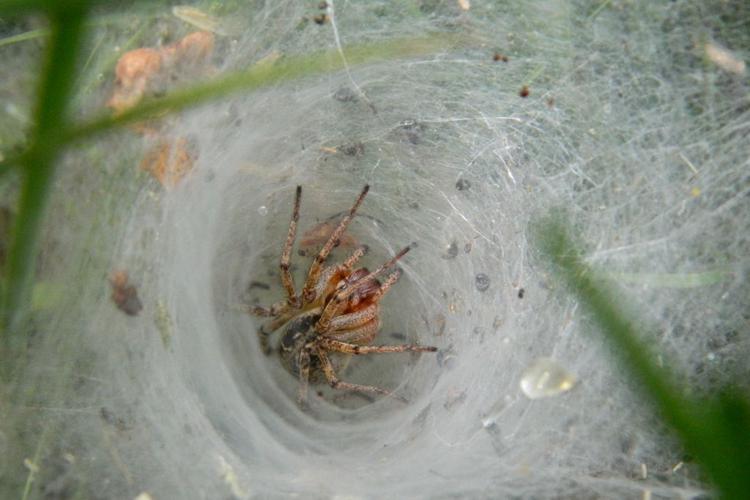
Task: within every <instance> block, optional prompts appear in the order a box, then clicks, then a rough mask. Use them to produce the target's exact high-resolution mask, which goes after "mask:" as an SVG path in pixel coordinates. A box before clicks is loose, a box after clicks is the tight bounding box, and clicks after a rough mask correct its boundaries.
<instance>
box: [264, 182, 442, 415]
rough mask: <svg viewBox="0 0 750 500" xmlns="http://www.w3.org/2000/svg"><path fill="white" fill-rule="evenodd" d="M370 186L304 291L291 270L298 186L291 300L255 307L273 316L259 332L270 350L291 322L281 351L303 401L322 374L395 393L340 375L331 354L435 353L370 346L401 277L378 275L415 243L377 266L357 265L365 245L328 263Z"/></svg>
mask: <svg viewBox="0 0 750 500" xmlns="http://www.w3.org/2000/svg"><path fill="white" fill-rule="evenodd" d="M368 190H369V186H365V187H364V189H363V190H362V192H361V193H360V195H359V197H358V198H357V201H356V202H355V203H354V205H353V206H352V208H351V209H350V210H349V212H348V214H347V215H345V216H344V218H343V219H342V220H341V222H339V224H338V226H337V227H336V229H335V230H334V231H333V232H332V233H331V236H330V237H329V238H328V241H327V242H326V243H325V244H324V245H323V247H322V248H321V249H320V252H319V253H318V255H317V256H316V257H315V259H314V260H313V262H312V264H310V270H309V271H308V274H307V280H306V281H305V284H304V286H303V287H302V291H301V292H300V293H299V294H298V293H297V292H296V291H295V288H294V282H293V280H292V275H291V273H290V272H289V263H290V260H291V254H292V246H293V245H294V239H295V236H296V233H297V222H298V221H299V208H300V200H301V197H302V187H301V186H297V192H296V195H295V198H294V210H293V212H292V220H291V222H290V223H289V232H288V233H287V238H286V242H285V243H284V249H283V251H282V253H281V263H280V265H279V267H280V269H281V282H282V284H283V285H284V289H285V290H286V295H287V298H286V299H285V300H283V301H281V302H277V303H276V304H274V305H273V306H271V307H270V308H264V307H253V308H252V309H251V310H250V312H251V313H253V314H255V315H258V316H269V317H271V318H272V319H270V320H269V321H268V322H267V323H265V324H264V325H263V326H262V327H261V328H260V329H259V330H258V336H259V338H260V343H261V346H262V347H263V350H264V351H265V352H266V353H270V347H269V344H268V336H269V335H270V334H271V333H273V332H274V331H276V330H277V329H279V328H281V327H282V326H284V325H286V327H285V328H284V333H283V335H282V337H281V341H280V343H279V355H280V357H281V361H282V363H283V365H284V366H285V367H286V369H287V370H288V371H289V372H291V373H292V374H294V375H295V376H297V377H299V380H300V389H299V398H298V399H299V402H300V404H303V403H304V401H305V399H306V397H307V385H308V382H309V381H310V380H315V379H316V376H317V375H319V374H320V373H321V372H322V374H323V375H324V376H325V378H326V380H327V381H328V383H329V384H330V385H331V387H333V388H335V389H348V390H353V391H360V392H370V393H378V394H390V393H389V391H386V390H385V389H381V388H379V387H374V386H370V385H359V384H352V383H349V382H342V381H341V380H339V379H338V377H337V376H336V371H335V369H334V366H333V364H332V363H331V360H330V357H329V355H328V354H329V353H331V352H334V353H344V354H355V355H360V354H372V353H385V352H404V351H417V352H424V351H429V352H434V351H436V350H437V348H435V347H430V346H419V345H413V344H406V345H398V346H370V345H367V344H369V343H370V342H372V341H373V340H374V338H375V336H376V335H377V333H378V329H379V328H380V315H379V314H380V306H379V303H380V299H382V298H383V295H385V293H386V292H387V291H388V289H389V288H390V287H391V286H393V284H394V283H396V281H397V280H398V278H399V276H401V271H400V270H396V271H394V272H392V273H391V274H389V275H388V276H387V277H386V278H385V280H384V281H383V282H382V283H381V282H380V281H379V280H378V279H377V277H378V276H380V275H381V274H383V273H384V272H385V271H386V270H387V269H389V268H391V267H392V266H393V265H394V264H395V263H396V262H397V261H398V260H399V259H400V258H401V257H403V256H404V255H405V254H406V252H408V251H409V250H410V249H411V248H412V246H413V245H412V246H408V247H406V248H404V249H403V250H401V251H400V252H399V253H397V254H396V255H395V256H394V257H393V258H391V259H390V260H389V261H387V262H386V263H385V264H383V265H382V266H380V267H378V268H377V269H376V270H374V271H372V272H370V271H368V270H367V269H366V268H356V269H355V267H354V266H355V265H356V263H357V262H358V261H359V259H361V258H362V256H363V255H364V254H365V253H367V247H366V246H364V245H362V246H359V247H357V248H356V249H355V250H354V252H353V253H352V254H351V255H350V256H349V258H347V259H346V260H345V261H344V262H342V263H340V264H335V265H331V266H327V267H325V266H324V265H323V264H324V263H325V260H326V258H328V255H329V254H330V253H331V250H333V248H334V247H335V246H336V245H337V243H338V242H339V241H340V239H341V237H342V235H343V234H344V231H346V228H347V226H348V225H349V223H350V222H351V220H352V218H353V217H354V214H355V213H356V212H357V209H358V208H359V206H360V205H361V204H362V201H363V200H364V198H365V196H366V195H367V191H368Z"/></svg>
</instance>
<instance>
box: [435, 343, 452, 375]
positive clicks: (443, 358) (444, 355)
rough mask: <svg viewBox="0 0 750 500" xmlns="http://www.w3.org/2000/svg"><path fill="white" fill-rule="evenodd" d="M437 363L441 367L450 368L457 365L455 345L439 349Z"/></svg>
mask: <svg viewBox="0 0 750 500" xmlns="http://www.w3.org/2000/svg"><path fill="white" fill-rule="evenodd" d="M437 364H438V366H439V367H441V368H445V369H448V370H450V369H451V368H453V367H454V366H455V365H456V351H454V350H453V345H450V346H448V348H447V349H441V350H439V351H438V353H437Z"/></svg>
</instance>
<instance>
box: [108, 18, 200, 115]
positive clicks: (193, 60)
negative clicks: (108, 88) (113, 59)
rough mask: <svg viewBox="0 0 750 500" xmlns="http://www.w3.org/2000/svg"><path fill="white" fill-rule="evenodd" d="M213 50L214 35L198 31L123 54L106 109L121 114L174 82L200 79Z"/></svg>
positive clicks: (118, 63) (116, 68)
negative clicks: (164, 44)
mask: <svg viewBox="0 0 750 500" xmlns="http://www.w3.org/2000/svg"><path fill="white" fill-rule="evenodd" d="M213 50H214V36H213V34H212V33H210V32H208V31H197V32H194V33H190V34H189V35H187V36H185V37H184V38H182V39H181V40H179V41H177V42H175V43H173V44H171V45H167V46H165V47H163V48H148V47H144V48H140V49H134V50H130V51H128V52H125V53H124V54H123V55H122V56H120V59H119V60H118V61H117V65H116V66H115V89H114V92H113V93H112V97H110V99H109V100H108V101H107V107H109V108H112V110H113V111H114V112H115V113H122V112H123V111H125V110H127V109H129V108H132V107H133V106H135V105H136V104H138V103H139V102H140V101H141V99H143V98H144V97H146V96H153V95H157V94H159V93H162V92H165V91H166V90H167V89H168V87H169V86H170V85H172V84H173V83H174V81H180V80H183V81H185V80H190V79H192V78H195V77H196V76H200V74H201V73H203V72H205V70H206V69H207V67H208V60H209V58H210V56H211V54H212V53H213Z"/></svg>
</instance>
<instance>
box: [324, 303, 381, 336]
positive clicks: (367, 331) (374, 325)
mask: <svg viewBox="0 0 750 500" xmlns="http://www.w3.org/2000/svg"><path fill="white" fill-rule="evenodd" d="M375 314H377V311H376V312H375ZM346 316H349V315H348V314H345V315H344V316H339V317H337V318H335V319H339V318H345V317H346ZM379 328H380V321H379V320H378V319H377V318H375V316H373V317H372V318H369V320H368V322H367V323H364V324H363V325H361V326H358V327H351V326H350V327H349V328H348V329H340V330H333V329H332V330H331V331H330V332H328V333H326V334H325V336H326V337H327V338H329V339H334V340H340V341H342V342H348V343H351V344H369V343H370V342H372V341H373V339H374V338H375V336H376V335H377V334H378V329H379Z"/></svg>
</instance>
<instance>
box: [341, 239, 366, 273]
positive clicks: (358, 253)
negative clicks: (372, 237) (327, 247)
mask: <svg viewBox="0 0 750 500" xmlns="http://www.w3.org/2000/svg"><path fill="white" fill-rule="evenodd" d="M368 250H370V247H368V246H367V245H360V246H358V247H357V248H356V249H355V250H354V252H353V253H352V254H351V255H350V256H349V258H348V259H346V260H345V261H344V263H343V264H341V267H342V268H343V269H346V270H351V268H353V267H354V264H356V263H357V261H358V260H359V259H361V258H362V256H363V255H364V254H366V253H367V251H368Z"/></svg>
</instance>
